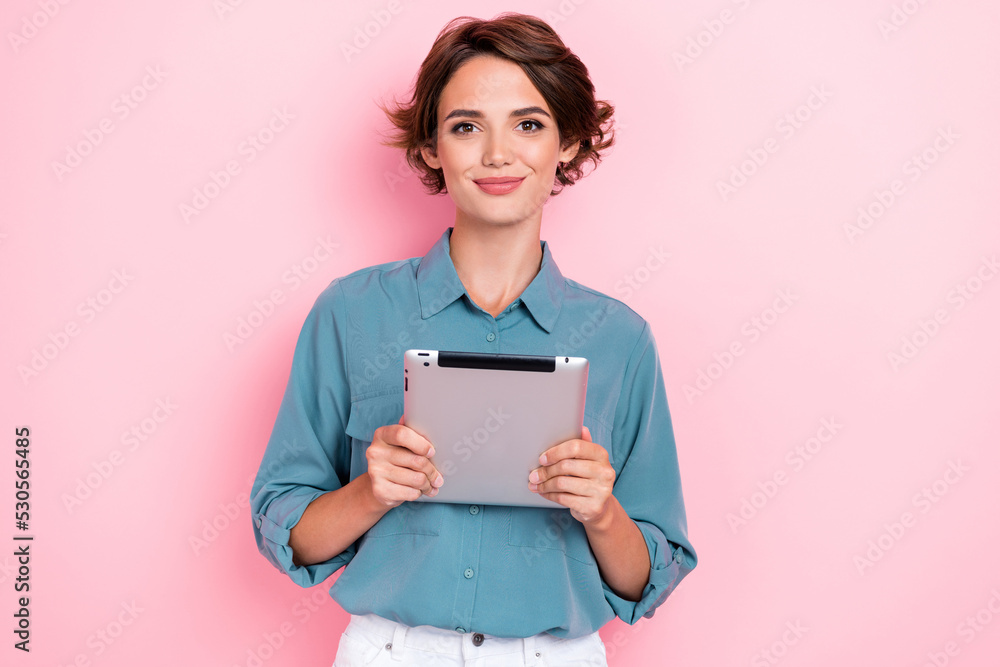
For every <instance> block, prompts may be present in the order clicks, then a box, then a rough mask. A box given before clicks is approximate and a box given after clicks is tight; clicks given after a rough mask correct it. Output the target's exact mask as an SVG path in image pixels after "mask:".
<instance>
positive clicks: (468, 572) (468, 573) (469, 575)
mask: <svg viewBox="0 0 1000 667" xmlns="http://www.w3.org/2000/svg"><path fill="white" fill-rule="evenodd" d="M474 574H475V572H473V571H472V568H471V567H467V568H465V578H466V579H472V575H474Z"/></svg>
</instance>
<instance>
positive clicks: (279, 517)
mask: <svg viewBox="0 0 1000 667" xmlns="http://www.w3.org/2000/svg"><path fill="white" fill-rule="evenodd" d="M324 493H326V491H321V490H317V489H311V490H307V489H300V490H299V491H298V492H296V491H289V492H287V493H285V494H284V495H282V496H279V497H278V498H275V499H274V500H272V501H271V502H270V503H269V504H268V505H267V508H266V509H265V510H264V511H262V512H255V513H253V514H252V520H253V531H254V537H255V538H256V540H257V548H258V549H259V550H260V552H261V553H262V554H264V556H265V557H266V558H267V560H268V561H270V562H271V564H272V565H274V566H275V567H276V568H278V569H279V570H281V571H282V572H284V573H285V574H287V575H288V576H289V578H291V580H292V581H294V582H295V583H296V584H298V585H299V586H302V587H303V588H308V587H309V586H315V585H316V584H318V583H321V582H322V581H324V580H325V579H327V578H328V577H329V576H330V575H331V574H333V573H334V572H336V571H337V570H339V569H340V568H342V567H343V566H344V565H347V563H349V562H350V561H351V559H352V558H354V554H355V553H356V551H357V547H356V546H355V545H353V544H352V545H351V546H349V547H348V548H347V549H345V550H344V551H342V552H341V553H339V554H337V555H336V556H334V557H333V558H331V559H330V560H328V561H324V562H322V563H314V564H312V565H296V564H295V563H293V562H292V548H291V547H290V546H288V538H289V536H290V535H291V532H292V528H294V527H295V525H296V524H297V523H298V522H299V519H301V518H302V514H303V513H304V512H305V511H306V507H308V506H309V503H311V502H312V501H314V500H316V498H319V497H320V496H321V495H323V494H324Z"/></svg>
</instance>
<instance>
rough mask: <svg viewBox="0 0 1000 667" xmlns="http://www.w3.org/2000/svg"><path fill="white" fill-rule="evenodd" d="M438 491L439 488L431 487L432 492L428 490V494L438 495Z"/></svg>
mask: <svg viewBox="0 0 1000 667" xmlns="http://www.w3.org/2000/svg"><path fill="white" fill-rule="evenodd" d="M437 492H438V490H437V489H431V490H430V492H428V494H427V495H428V496H436V495H437Z"/></svg>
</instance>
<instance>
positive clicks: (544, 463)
mask: <svg viewBox="0 0 1000 667" xmlns="http://www.w3.org/2000/svg"><path fill="white" fill-rule="evenodd" d="M538 460H539V461H541V462H542V465H543V466H547V465H548V464H549V458H548V457H547V456H545V454H542V455H541V456H539V457H538Z"/></svg>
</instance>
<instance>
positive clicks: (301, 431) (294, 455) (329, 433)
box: [250, 279, 356, 587]
mask: <svg viewBox="0 0 1000 667" xmlns="http://www.w3.org/2000/svg"><path fill="white" fill-rule="evenodd" d="M344 309H345V303H344V293H343V288H342V286H341V285H340V284H339V279H338V280H335V281H333V282H332V283H331V284H330V285H329V286H328V287H327V288H326V289H325V290H324V291H323V292H322V293H321V294H320V295H319V297H317V299H316V302H315V303H314V304H313V307H312V309H311V310H310V311H309V314H308V315H307V316H306V320H305V323H304V324H303V326H302V331H301V332H300V333H299V338H298V341H297V343H296V345H295V353H294V355H293V357H292V369H291V373H290V375H289V378H288V385H287V386H286V388H285V394H284V397H283V398H282V401H281V406H280V407H279V409H278V415H277V417H276V418H275V422H274V429H273V430H272V431H271V437H270V440H269V441H268V443H267V448H266V449H265V451H264V456H263V458H262V460H261V463H260V469H259V470H258V471H257V477H256V478H255V480H254V482H253V486H252V488H251V491H250V515H251V519H252V521H253V531H254V537H255V538H256V540H257V548H258V549H260V552H261V553H262V554H263V555H264V556H265V557H266V558H267V559H268V560H269V561H270V562H271V563H272V564H273V565H274V566H275V567H276V568H278V569H279V570H281V571H282V572H284V573H285V574H287V575H288V576H289V577H290V578H291V579H292V581H294V582H295V583H296V584H298V585H300V586H303V587H306V586H313V585H315V584H317V583H320V582H322V581H323V580H324V579H326V578H327V577H329V576H330V575H331V574H333V573H334V572H336V571H337V570H338V569H340V568H341V567H343V566H344V565H346V564H347V563H348V562H350V560H351V558H353V556H354V553H355V551H356V543H355V544H352V545H351V546H350V547H348V548H347V549H345V550H344V551H343V552H341V553H340V554H338V555H336V556H334V557H333V558H331V559H330V560H328V561H325V562H322V563H316V564H313V565H306V566H298V565H295V564H294V563H293V562H292V549H291V547H289V546H288V537H289V534H290V532H291V530H292V528H293V527H294V526H295V524H297V523H298V522H299V519H300V518H302V513H303V512H305V509H306V507H308V505H309V503H311V502H312V501H313V500H315V499H316V498H318V497H319V496H321V495H323V494H324V493H327V492H329V491H334V490H336V489H339V488H341V487H342V486H344V485H345V484H347V482H348V481H350V480H349V475H350V444H349V442H348V439H347V435H346V433H345V426H346V423H347V419H348V415H349V414H350V406H351V390H350V385H349V383H348V377H349V376H348V372H349V371H348V368H347V354H346V351H347V340H346V329H345V323H346V321H347V320H346V317H345V312H344Z"/></svg>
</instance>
